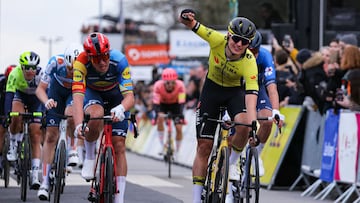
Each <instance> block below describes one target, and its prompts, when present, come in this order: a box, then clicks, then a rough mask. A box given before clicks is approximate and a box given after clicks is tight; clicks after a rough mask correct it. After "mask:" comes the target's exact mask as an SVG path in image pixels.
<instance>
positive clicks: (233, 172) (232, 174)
mask: <svg viewBox="0 0 360 203" xmlns="http://www.w3.org/2000/svg"><path fill="white" fill-rule="evenodd" d="M229 180H235V181H239V180H240V171H239V167H238V166H237V164H236V163H235V164H231V165H229Z"/></svg>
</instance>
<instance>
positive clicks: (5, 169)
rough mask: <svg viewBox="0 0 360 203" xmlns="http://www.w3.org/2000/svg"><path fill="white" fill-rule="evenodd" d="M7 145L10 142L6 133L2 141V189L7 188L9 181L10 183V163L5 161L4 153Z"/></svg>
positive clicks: (7, 147)
mask: <svg viewBox="0 0 360 203" xmlns="http://www.w3.org/2000/svg"><path fill="white" fill-rule="evenodd" d="M9 144H10V140H9V138H8V135H7V133H6V134H5V139H4V145H3V146H4V148H3V163H2V166H3V178H4V187H5V188H7V187H9V181H10V162H9V161H8V160H7V157H6V153H7V151H8V150H9Z"/></svg>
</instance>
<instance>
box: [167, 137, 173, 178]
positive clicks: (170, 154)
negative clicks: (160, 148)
mask: <svg viewBox="0 0 360 203" xmlns="http://www.w3.org/2000/svg"><path fill="white" fill-rule="evenodd" d="M166 157H167V158H166V159H167V161H168V177H169V178H171V164H172V161H173V148H172V146H171V138H170V137H169V139H168V147H167V150H166Z"/></svg>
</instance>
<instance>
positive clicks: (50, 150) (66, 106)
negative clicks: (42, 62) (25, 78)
mask: <svg viewBox="0 0 360 203" xmlns="http://www.w3.org/2000/svg"><path fill="white" fill-rule="evenodd" d="M81 51H82V47H80V46H78V45H77V44H71V45H70V46H69V47H67V48H66V50H65V53H64V54H59V55H55V56H53V57H51V58H50V60H49V62H48V64H47V66H46V68H44V69H43V70H42V74H41V81H40V84H39V85H38V87H37V88H36V96H37V97H38V98H39V100H40V101H41V102H42V103H43V104H44V105H45V108H46V109H47V111H48V113H47V115H46V134H45V139H44V145H43V148H42V154H43V157H42V158H43V164H42V168H43V170H42V174H43V180H42V183H41V186H40V189H39V191H38V197H39V199H40V200H49V174H50V171H51V165H52V163H53V160H54V154H55V148H56V143H57V141H58V139H59V124H60V120H61V118H60V117H59V116H57V115H63V114H65V115H71V114H72V105H71V104H72V91H71V84H72V79H73V62H74V61H75V59H76V57H77V56H78V55H79V54H80V52H81ZM67 128H68V129H67V133H68V136H72V135H70V134H72V133H73V132H74V123H73V120H72V119H68V122H67ZM68 151H69V154H68V157H69V160H68V163H70V164H71V165H76V164H77V162H78V159H77V157H76V155H77V154H76V153H75V152H76V151H75V150H68Z"/></svg>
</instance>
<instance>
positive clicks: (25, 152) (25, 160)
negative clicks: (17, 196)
mask: <svg viewBox="0 0 360 203" xmlns="http://www.w3.org/2000/svg"><path fill="white" fill-rule="evenodd" d="M20 147H21V151H20V167H21V170H20V173H21V174H20V175H21V183H20V184H21V185H20V191H21V200H22V201H24V202H25V201H26V193H27V186H28V183H29V179H28V177H29V170H30V143H29V135H26V134H24V140H23V142H21V146H20Z"/></svg>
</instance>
